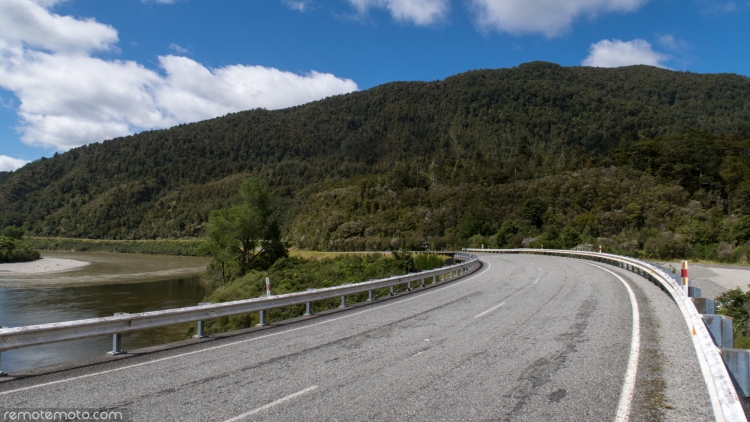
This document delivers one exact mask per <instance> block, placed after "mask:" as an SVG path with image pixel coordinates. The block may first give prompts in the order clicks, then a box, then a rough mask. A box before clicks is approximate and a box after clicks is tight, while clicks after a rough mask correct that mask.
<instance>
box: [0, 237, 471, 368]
mask: <svg viewBox="0 0 750 422" xmlns="http://www.w3.org/2000/svg"><path fill="white" fill-rule="evenodd" d="M453 259H454V260H457V261H461V262H459V263H457V264H453V265H449V266H445V267H441V268H437V269H433V270H429V271H422V272H419V273H410V274H407V275H403V276H394V277H389V278H385V279H380V280H372V281H366V282H361V283H355V284H344V285H341V286H337V287H328V288H324V289H314V290H308V291H305V292H298V293H289V294H284V295H278V296H263V297H259V298H255V299H246V300H238V301H234V302H224V303H216V304H201V305H198V306H191V307H187V308H177V309H169V310H164V311H152V312H143V313H137V314H119V315H115V316H111V317H104V318H92V319H84V320H78V321H66V322H56V323H51V324H42V325H31V326H27V327H14V328H8V327H0V352H2V351H6V350H11V349H18V348H21V347H28V346H36V345H40V344H48V343H56V342H61V341H68V340H77V339H83V338H88V337H95V336H101V335H109V334H112V335H114V339H113V343H114V348H113V352H114V353H115V354H117V353H118V352H120V350H119V348H120V345H119V335H120V334H122V333H126V332H130V331H136V330H144V329H148V328H155V327H163V326H167V325H174V324H181V323H187V322H202V321H204V320H207V319H212V318H219V317H225V316H230V315H239V314H247V313H251V312H261V315H263V313H264V312H265V311H267V310H269V309H275V308H281V307H284V306H291V305H300V304H308V305H309V304H310V302H315V301H319V300H325V299H331V298H337V297H341V298H342V305H344V306H345V303H346V302H345V297H346V296H347V295H351V294H355V293H362V292H369V293H370V295H369V297H370V298H369V299H368V300H372V291H373V290H377V289H381V288H386V287H392V286H395V285H399V284H405V283H409V285H410V283H411V282H414V281H419V280H426V279H429V278H432V279H433V280H432V281H433V282H437V281H439V280H438V278H439V277H442V278H443V279H446V278H447V277H457V276H461V277H462V276H465V275H468V274H471V273H473V272H474V271H476V270H477V269H478V268H479V267H480V265H481V264H480V262H479V259H478V258H477V256H476V255H472V254H468V253H462V252H457V253H455V254H454V255H453ZM446 276H447V277H446ZM307 309H308V312H309V309H310V307H309V306H307ZM261 323H264V320H263V316H262V317H261ZM199 325H200V327H199V333H198V334H199V336H201V335H202V334H203V333H202V325H203V324H202V323H199ZM0 369H1V368H0ZM0 374H2V372H0Z"/></svg>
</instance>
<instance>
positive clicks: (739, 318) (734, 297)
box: [714, 287, 750, 340]
mask: <svg viewBox="0 0 750 422" xmlns="http://www.w3.org/2000/svg"><path fill="white" fill-rule="evenodd" d="M714 300H715V301H716V307H717V313H718V314H720V315H726V316H729V317H732V328H733V329H734V336H735V339H736V338H738V337H740V338H741V339H742V337H744V338H745V339H746V338H748V337H750V319H749V318H748V311H750V292H745V293H743V292H742V290H740V288H739V287H738V288H736V289H731V290H727V291H725V292H724V293H722V294H720V295H719V296H716V299H714ZM743 340H744V339H743Z"/></svg>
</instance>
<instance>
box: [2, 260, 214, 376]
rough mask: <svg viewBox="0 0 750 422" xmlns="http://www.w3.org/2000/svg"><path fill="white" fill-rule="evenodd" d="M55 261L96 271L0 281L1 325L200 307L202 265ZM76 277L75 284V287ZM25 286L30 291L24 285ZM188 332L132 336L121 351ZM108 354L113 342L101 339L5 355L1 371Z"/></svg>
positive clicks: (153, 331) (172, 328) (183, 327)
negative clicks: (197, 305)
mask: <svg viewBox="0 0 750 422" xmlns="http://www.w3.org/2000/svg"><path fill="white" fill-rule="evenodd" d="M45 255H47V256H51V255H53V254H51V253H50V254H45ZM54 256H55V257H65V258H68V257H70V258H73V256H76V257H75V258H74V259H83V260H87V261H90V262H92V265H90V266H88V267H84V268H82V269H77V270H73V271H69V272H66V273H62V274H45V275H33V276H32V275H29V276H8V275H2V276H0V325H3V326H10V327H19V326H26V325H35V324H43V323H50V322H60V321H71V320H78V319H86V318H97V317H103V316H110V315H112V314H114V313H115V312H129V313H136V312H147V311H154V310H162V309H170V308H179V307H183V306H192V305H196V304H197V303H198V302H200V301H201V300H202V299H203V297H204V296H205V289H204V287H203V286H201V284H200V278H199V274H200V273H201V272H202V271H203V269H204V268H205V261H206V260H205V259H202V258H185V257H163V256H144V255H133V254H100V253H97V254H85V253H70V254H65V253H62V254H61V253H55V254H54ZM188 269H189V271H188ZM165 273H177V274H180V275H182V276H177V277H175V275H174V274H172V275H171V277H170V276H168V275H165ZM76 274H78V278H77V281H75V282H72V279H75V278H76ZM61 278H62V279H63V281H61V280H60V279H61ZM82 279H83V280H84V281H83V282H82V281H81V280H82ZM24 281H25V282H28V283H29V284H28V286H29V287H20V286H19V282H21V283H22V282H24ZM2 286H13V287H2ZM50 286H60V287H50ZM188 327H189V325H188V324H184V325H178V326H170V327H162V328H156V329H151V330H145V331H140V332H135V333H128V334H126V335H124V336H123V347H124V348H126V349H135V348H141V347H146V346H150V345H155V344H161V343H167V342H171V341H177V340H182V339H185V338H186V336H187V335H186V333H187V330H188ZM111 347H112V338H111V336H103V337H94V338H90V339H84V340H76V341H70V342H64V343H55V344H48V345H42V346H36V347H29V348H23V349H16V350H11V351H8V352H3V353H2V370H4V371H6V372H14V371H21V370H25V369H32V368H36V367H40V366H46V365H52V364H56V363H62V362H69V361H74V360H79V359H85V358H90V357H95V356H102V355H103V354H105V353H106V352H107V351H108V350H110V349H111Z"/></svg>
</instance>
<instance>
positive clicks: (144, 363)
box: [0, 261, 492, 396]
mask: <svg viewBox="0 0 750 422" xmlns="http://www.w3.org/2000/svg"><path fill="white" fill-rule="evenodd" d="M482 263H483V264H486V265H487V268H486V269H484V270H482V272H480V273H476V274H472V275H470V276H469V277H468V278H466V279H465V280H461V281H457V282H455V283H454V284H451V285H449V286H446V287H444V288H442V289H438V290H432V291H429V292H426V293H422V294H418V295H416V296H414V297H407V298H405V299H401V300H398V299H397V300H396V301H395V302H392V303H386V304H384V305H380V306H377V305H376V306H373V307H372V308H369V309H363V310H361V311H358V312H353V313H351V314H348V315H344V316H340V317H338V318H332V319H328V320H325V321H321V322H318V323H315V324H310V325H303V326H302V327H297V328H290V329H288V330H284V331H279V332H276V333H270V334H266V335H264V336H257V337H253V338H249V339H246V340H239V341H235V342H231V343H225V344H220V345H218V346H213V347H206V348H205V349H200V350H194V351H192V352H186V353H181V354H179V355H174V356H167V357H164V358H160V359H154V360H150V361H148V362H141V363H136V364H133V365H127V366H121V367H119V368H115V369H109V370H106V371H101V372H95V373H93V374H86V375H79V376H77V377H73V378H66V379H62V380H57V381H50V382H45V383H42V384H37V385H31V386H28V387H22V388H17V389H15V390H8V391H0V396H4V395H6V394H12V393H18V392H21V391H26V390H33V389H35V388H40V387H46V386H49V385H55V384H62V383H65V382H70V381H76V380H80V379H84V378H90V377H95V376H97V375H105V374H110V373H112V372H119V371H122V370H125V369H132V368H137V367H139V366H145V365H150V364H152V363H159V362H164V361H167V360H172V359H177V358H180V357H184V356H190V355H195V354H198V353H203V352H209V351H212V350H217V349H223V348H225V347H229V346H234V345H237V344H243V343H249V342H252V341H256V340H261V339H264V338H268V337H276V336H279V335H282V334H287V333H291V332H294V331H299V330H304V329H306V328H310V327H316V326H318V325H323V324H328V323H331V322H334V321H338V320H342V319H344V318H351V317H353V316H357V315H360V314H364V313H367V312H372V311H376V310H379V309H383V308H387V307H389V306H393V305H398V304H401V303H404V302H408V301H410V300H414V299H419V298H422V297H425V296H428V295H431V294H433V293H437V292H442V291H444V290H448V289H452V288H454V287H457V286H460V285H461V284H463V283H466V282H467V281H470V280H472V279H473V278H475V277H477V276H480V275H482V274H484V273H486V272H487V271H489V269H490V268H491V267H492V264H490V263H489V262H484V261H482Z"/></svg>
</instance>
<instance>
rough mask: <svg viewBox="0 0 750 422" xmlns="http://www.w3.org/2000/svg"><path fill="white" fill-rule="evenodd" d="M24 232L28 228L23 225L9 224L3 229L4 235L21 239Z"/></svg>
mask: <svg viewBox="0 0 750 422" xmlns="http://www.w3.org/2000/svg"><path fill="white" fill-rule="evenodd" d="M24 234H26V230H24V229H22V228H21V227H16V226H8V227H6V228H5V229H3V236H5V237H10V238H11V239H16V240H20V239H21V238H22V237H23V235H24Z"/></svg>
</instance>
